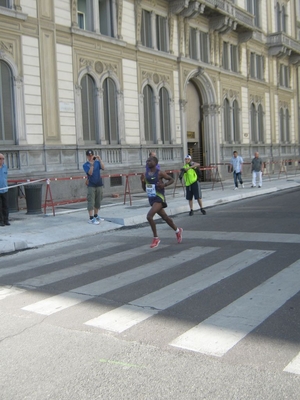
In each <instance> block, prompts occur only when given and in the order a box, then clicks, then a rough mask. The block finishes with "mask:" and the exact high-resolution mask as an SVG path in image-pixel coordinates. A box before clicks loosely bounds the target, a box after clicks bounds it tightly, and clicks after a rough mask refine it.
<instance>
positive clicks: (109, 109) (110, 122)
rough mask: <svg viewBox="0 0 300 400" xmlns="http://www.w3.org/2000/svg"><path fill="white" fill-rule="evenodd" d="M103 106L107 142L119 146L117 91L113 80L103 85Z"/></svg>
mask: <svg viewBox="0 0 300 400" xmlns="http://www.w3.org/2000/svg"><path fill="white" fill-rule="evenodd" d="M103 106H104V126H105V140H107V141H108V143H109V144H117V143H119V134H118V109H117V89H116V85H115V82H114V81H113V80H112V79H111V78H107V79H105V81H104V83H103Z"/></svg>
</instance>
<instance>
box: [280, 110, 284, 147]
mask: <svg viewBox="0 0 300 400" xmlns="http://www.w3.org/2000/svg"><path fill="white" fill-rule="evenodd" d="M279 126H280V133H279V134H280V142H285V134H284V131H285V126H284V112H283V108H281V109H280V112H279Z"/></svg>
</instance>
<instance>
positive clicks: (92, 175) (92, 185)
mask: <svg viewBox="0 0 300 400" xmlns="http://www.w3.org/2000/svg"><path fill="white" fill-rule="evenodd" d="M86 156H87V162H86V163H84V164H83V169H84V171H85V173H86V175H87V178H86V185H87V209H88V213H89V216H90V219H89V223H90V224H93V225H99V223H100V221H101V220H102V219H101V218H100V217H99V215H98V211H99V209H100V203H101V200H102V197H103V193H102V190H103V188H102V186H103V183H102V178H101V173H100V170H101V169H102V170H104V169H105V167H104V164H103V161H102V160H101V158H100V156H98V155H97V156H94V152H93V150H87V151H86Z"/></svg>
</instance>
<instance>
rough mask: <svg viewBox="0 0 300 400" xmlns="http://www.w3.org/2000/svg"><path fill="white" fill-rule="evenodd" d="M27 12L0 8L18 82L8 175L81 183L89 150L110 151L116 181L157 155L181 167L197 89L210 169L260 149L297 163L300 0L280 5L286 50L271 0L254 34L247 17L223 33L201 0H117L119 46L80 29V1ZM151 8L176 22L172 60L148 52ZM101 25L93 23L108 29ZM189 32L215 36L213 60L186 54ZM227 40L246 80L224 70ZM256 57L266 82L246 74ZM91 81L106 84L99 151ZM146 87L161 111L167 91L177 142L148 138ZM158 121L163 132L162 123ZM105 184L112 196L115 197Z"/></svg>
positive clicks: (54, 1)
mask: <svg viewBox="0 0 300 400" xmlns="http://www.w3.org/2000/svg"><path fill="white" fill-rule="evenodd" d="M19 3H20V7H16V10H14V9H12V10H0V60H1V59H2V60H3V61H5V62H7V63H8V64H9V65H10V68H11V69H12V72H13V75H14V79H15V81H16V82H17V83H16V84H15V87H14V90H15V104H16V110H17V116H16V127H17V132H16V143H15V144H14V145H12V144H6V143H3V145H1V141H0V147H1V146H2V148H3V150H2V152H5V153H6V154H7V159H8V162H9V163H10V165H9V167H10V177H11V178H15V177H27V178H28V177H30V178H34V177H48V176H53V174H58V175H59V176H70V175H80V174H82V173H83V171H82V164H83V162H84V161H85V150H86V149H87V148H90V147H92V148H95V149H96V151H98V152H99V153H101V156H102V158H103V160H104V162H105V164H106V168H107V171H108V172H109V173H116V174H118V173H124V172H129V171H137V172H138V171H142V170H143V166H144V165H145V160H146V158H147V155H148V153H149V150H152V149H154V150H156V151H157V153H158V156H159V158H160V164H161V165H162V166H163V167H165V168H166V169H172V168H178V167H179V166H180V165H181V163H182V157H183V155H184V154H185V152H186V151H187V142H188V140H187V131H189V130H192V129H193V126H195V124H197V117H195V114H196V110H195V109H194V108H195V104H197V103H196V100H195V101H194V102H193V104H192V103H191V101H192V98H193V96H194V94H195V92H194V93H193V94H192V95H191V94H190V93H189V91H188V89H187V88H188V86H189V85H188V82H189V81H190V80H193V82H194V84H195V85H196V86H197V90H198V92H199V93H200V95H199V98H198V99H197V100H198V101H199V103H200V106H201V107H202V109H203V113H204V118H203V121H204V122H203V127H204V128H203V129H204V138H205V146H206V149H207V158H206V162H207V163H224V162H228V161H229V159H230V157H231V154H232V151H233V150H235V149H237V150H238V151H239V152H240V153H241V154H242V155H243V157H244V158H245V159H246V160H250V159H251V157H252V155H253V153H254V151H259V152H260V153H261V154H262V156H263V158H264V159H266V160H281V159H283V158H293V159H297V158H298V157H299V93H300V90H299V75H300V74H299V67H298V65H299V63H300V42H299V40H298V38H297V35H298V33H299V32H300V21H299V19H300V17H299V16H298V17H297V16H295V12H294V10H295V4H296V3H295V0H290V1H283V3H284V4H285V5H286V12H287V16H288V17H287V18H288V20H287V32H286V34H285V36H284V37H287V40H286V41H281V37H280V35H278V37H277V36H275V39H274V36H273V34H275V33H276V23H277V22H276V15H275V10H276V3H277V2H276V1H273V0H272V1H271V0H261V1H260V4H261V8H260V27H259V28H255V27H253V28H251V29H250V28H249V27H247V28H245V25H243V24H244V22H243V21H242V20H238V19H237V25H236V26H234V25H231V26H229V25H228V26H226V18H224V26H221V25H220V20H221V19H222V18H221V17H222V16H223V15H225V14H222V12H223V11H222V10H221V11H218V10H217V12H219V14H218V15H216V16H217V17H218V18H215V19H214V18H213V17H212V14H211V12H210V13H207V10H208V9H207V7H208V6H206V9H205V7H204V8H201V5H200V3H199V10H198V11H192V9H191V6H192V5H193V4H194V3H192V2H190V4H189V6H188V7H184V6H183V5H184V4H185V2H184V1H182V2H181V3H182V4H181V3H180V2H179V1H178V2H176V7H175V5H174V4H175V2H168V1H164V0H158V1H155V2H153V1H150V0H142V1H136V0H119V1H115V2H114V4H115V5H116V8H115V11H116V14H117V18H116V25H115V29H116V34H115V35H114V37H110V36H106V35H103V34H100V33H99V27H98V26H96V27H95V29H94V31H88V30H83V29H79V27H78V26H77V8H76V5H77V2H76V1H75V0H48V1H47V2H44V1H42V0H21V1H20V2H19ZM96 3H98V2H97V1H96V0H93V1H91V4H94V5H95V4H96ZM172 3H173V5H172ZM234 3H235V5H234ZM234 3H232V2H230V1H229V0H226V1H224V4H225V6H226V7H227V6H228V7H231V6H234V7H236V13H237V12H238V11H241V12H244V14H243V15H244V17H243V18H246V17H249V15H250V14H247V13H245V6H246V2H245V1H244V0H236V1H235V2H234ZM280 4H281V3H280ZM297 5H298V6H299V4H298V3H297ZM181 6H182V7H181ZM180 7H181V8H180ZM142 9H145V10H147V11H149V12H152V13H155V15H158V16H160V17H165V18H167V21H168V35H169V47H170V49H169V52H164V51H158V50H157V49H155V48H148V47H145V46H143V45H142V44H141V18H142V11H141V10H142ZM234 10H235V9H234ZM214 12H215V11H214ZM224 12H225V11H224ZM152 15H154V14H152ZM95 18H96V17H95V16H94V23H95V24H96V23H97V24H99V21H98V20H97V18H96V19H95ZM95 21H96V22H95ZM153 21H154V20H153V19H152V23H153ZM189 27H193V28H196V29H198V30H200V31H202V32H206V33H207V34H208V36H209V44H210V48H209V58H210V60H209V62H208V63H206V62H202V61H200V60H195V59H193V58H192V57H191V55H190V54H189V52H190V46H189ZM233 27H234V28H233ZM251 32H252V33H251ZM250 33H251V35H250ZM271 39H272V40H275V42H276V40H277V41H278V49H277V47H276V46H275V45H274V46H271V45H270V43H273V42H271ZM223 42H228V43H229V44H232V45H234V46H236V47H237V48H238V51H239V56H238V64H239V66H238V68H239V70H238V71H237V72H232V71H228V70H225V69H224V68H223V67H222V59H223ZM286 42H288V45H286ZM154 47H155V44H154ZM251 53H255V54H257V55H261V56H263V57H264V80H258V79H253V78H251V76H250V75H249V70H250V57H251ZM298 58H299V60H298ZM281 64H284V65H285V66H287V67H289V68H290V87H286V88H284V87H282V86H281V85H280V82H279V71H280V65H281ZM85 74H90V76H92V77H93V79H94V81H95V84H96V86H97V96H98V108H97V113H98V121H99V127H98V129H99V131H100V132H102V133H101V135H102V136H100V138H99V140H98V141H97V143H94V142H90V143H89V142H87V141H85V140H83V128H82V127H83V122H82V116H81V90H82V88H81V83H82V81H81V80H82V78H83V76H84V75H85ZM107 77H111V79H113V81H114V82H115V84H116V87H117V96H118V100H117V101H118V124H119V135H120V140H119V143H118V144H109V143H108V142H107V141H106V139H105V137H104V136H103V131H104V121H103V115H102V113H103V87H102V86H103V82H104V80H105V79H106V78H107ZM147 84H149V85H150V86H151V88H152V89H153V91H154V93H155V107H156V108H157V109H158V108H159V96H158V93H159V90H160V89H161V88H162V87H165V88H166V89H167V90H168V93H169V96H170V116H171V123H170V126H171V130H172V132H171V136H172V140H171V142H170V144H167V145H164V144H163V143H162V141H158V142H157V143H147V142H146V141H145V140H144V136H143V135H144V118H143V117H144V110H143V104H144V98H143V89H144V87H145V85H147ZM225 98H228V100H229V101H230V104H231V105H232V104H233V102H234V100H237V102H238V104H239V110H240V115H239V120H240V140H239V141H238V142H232V143H231V142H226V141H225V134H224V129H225V127H224V109H223V104H224V99H225ZM189 103H190V105H189ZM252 103H253V104H255V106H256V107H258V105H259V104H261V105H262V106H263V121H264V130H265V136H264V141H263V142H262V143H254V142H253V141H252V140H251V124H250V117H251V115H250V109H251V104H252ZM280 107H284V108H285V109H286V108H288V109H289V115H290V140H289V143H281V142H280V121H279V110H280ZM156 123H158V124H159V120H158V119H156ZM0 140H1V138H0ZM108 186H109V187H107V190H114V188H113V187H110V185H108ZM120 189H121V188H120ZM76 193H77V192H76Z"/></svg>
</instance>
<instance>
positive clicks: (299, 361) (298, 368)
mask: <svg viewBox="0 0 300 400" xmlns="http://www.w3.org/2000/svg"><path fill="white" fill-rule="evenodd" d="M284 371H285V372H290V373H292V374H297V375H300V353H299V354H298V355H297V356H296V357H295V358H293V360H292V361H291V362H290V363H289V364H288V365H287V366H286V367H285V368H284Z"/></svg>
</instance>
